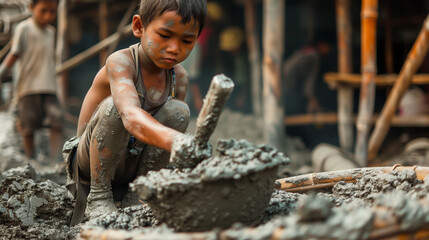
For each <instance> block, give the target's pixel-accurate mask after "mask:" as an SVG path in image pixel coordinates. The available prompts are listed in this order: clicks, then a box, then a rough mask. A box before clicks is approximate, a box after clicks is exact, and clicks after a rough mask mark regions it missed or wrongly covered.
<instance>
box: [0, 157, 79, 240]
mask: <svg viewBox="0 0 429 240" xmlns="http://www.w3.org/2000/svg"><path fill="white" fill-rule="evenodd" d="M35 179H40V176H37V175H36V173H35V170H34V169H33V168H32V167H31V166H30V165H28V166H26V167H20V168H15V169H11V170H8V171H6V172H3V173H2V174H1V177H0V196H1V197H0V213H1V215H0V222H1V224H0V232H2V236H3V237H4V238H11V239H20V238H26V239H30V238H38V239H67V238H69V235H70V236H74V235H76V233H77V232H78V231H79V230H78V229H77V228H76V229H70V228H69V227H68V226H67V221H68V218H69V217H70V214H71V211H72V200H71V198H70V196H69V195H68V193H67V190H66V189H65V187H63V186H61V185H59V184H57V183H55V182H52V181H51V180H49V179H48V180H43V181H40V182H37V181H35Z"/></svg>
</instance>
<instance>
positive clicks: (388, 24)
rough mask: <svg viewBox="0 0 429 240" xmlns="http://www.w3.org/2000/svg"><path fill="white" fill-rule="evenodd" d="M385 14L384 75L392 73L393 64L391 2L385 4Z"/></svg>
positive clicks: (389, 0)
mask: <svg viewBox="0 0 429 240" xmlns="http://www.w3.org/2000/svg"><path fill="white" fill-rule="evenodd" d="M384 11H385V12H386V20H384V29H385V31H384V36H385V41H384V50H385V52H386V53H385V56H384V58H385V61H386V73H394V71H395V70H394V64H393V45H392V1H391V0H388V1H387V2H386V7H385V9H384Z"/></svg>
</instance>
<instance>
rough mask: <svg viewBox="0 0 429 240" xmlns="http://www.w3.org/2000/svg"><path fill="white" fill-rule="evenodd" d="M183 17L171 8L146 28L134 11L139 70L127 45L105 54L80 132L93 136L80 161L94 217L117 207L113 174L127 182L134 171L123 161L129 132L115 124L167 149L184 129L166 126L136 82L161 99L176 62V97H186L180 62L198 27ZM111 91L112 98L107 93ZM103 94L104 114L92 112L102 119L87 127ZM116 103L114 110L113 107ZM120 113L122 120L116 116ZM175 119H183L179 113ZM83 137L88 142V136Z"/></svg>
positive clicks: (84, 109) (86, 102)
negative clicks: (148, 108) (147, 107)
mask: <svg viewBox="0 0 429 240" xmlns="http://www.w3.org/2000/svg"><path fill="white" fill-rule="evenodd" d="M181 21H182V18H181V17H180V16H178V15H177V13H176V12H175V11H174V12H171V11H170V12H166V13H163V14H162V15H161V16H160V17H159V18H156V19H155V20H153V21H152V22H150V23H149V24H148V25H147V26H145V27H143V24H142V22H141V19H140V16H137V15H136V16H134V18H133V33H134V36H135V37H137V38H140V41H141V45H140V48H139V54H138V56H139V60H140V66H138V67H140V69H138V68H137V67H136V66H135V61H134V58H133V56H132V53H131V52H130V50H129V49H123V50H120V51H117V52H115V53H113V54H112V55H110V56H109V58H108V59H107V61H106V65H105V66H104V67H103V68H102V69H101V70H100V71H99V72H98V74H97V76H96V77H95V79H94V82H93V85H92V86H91V88H90V90H89V91H88V93H87V95H86V97H85V100H84V102H83V105H82V109H81V114H80V117H79V122H78V133H77V135H78V136H82V134H84V133H85V131H88V133H85V134H84V135H83V136H85V137H86V136H88V135H91V134H92V135H91V136H90V140H89V151H88V152H89V153H87V155H89V159H88V158H87V157H86V158H85V157H81V158H79V160H78V164H79V169H80V172H82V174H81V176H83V177H84V178H85V179H90V182H91V186H90V188H91V190H90V192H89V195H88V197H87V202H88V205H87V208H86V210H87V214H89V216H90V217H95V216H96V215H99V214H100V212H101V211H106V212H109V211H115V209H116V207H115V205H114V203H113V196H112V194H111V192H112V190H111V183H112V182H113V179H115V180H118V181H122V180H120V179H127V180H126V181H128V180H129V179H130V178H133V177H134V175H135V174H136V168H137V167H136V165H137V164H135V162H133V163H132V164H131V163H130V162H127V161H123V159H126V158H125V157H124V156H125V154H126V148H127V143H128V141H127V140H128V138H129V136H125V135H124V133H123V131H121V132H114V130H113V129H123V128H125V130H126V132H127V133H125V134H130V135H132V136H134V137H135V138H136V139H137V140H139V141H140V142H142V143H145V144H148V145H151V146H154V147H157V148H159V149H163V150H166V151H168V152H170V151H171V148H172V143H173V141H174V139H175V136H176V135H178V134H182V133H180V132H179V131H177V130H175V129H174V128H171V127H167V126H169V125H163V124H161V123H160V122H159V121H158V120H156V119H155V118H154V117H152V116H151V114H150V113H148V112H146V111H145V110H143V109H142V107H141V103H140V99H139V96H138V93H137V90H136V87H135V86H136V81H139V80H140V79H143V84H144V86H145V88H146V92H147V94H148V96H147V97H148V98H149V99H150V100H152V101H156V100H159V98H160V96H161V95H162V93H164V92H165V91H166V90H168V89H166V88H167V70H168V69H171V68H173V67H174V69H175V72H176V89H175V97H176V99H178V100H182V101H183V100H184V98H185V95H186V89H187V83H188V78H187V73H186V70H184V68H182V67H181V66H180V65H178V63H180V62H181V61H183V60H184V59H185V58H186V57H187V56H188V53H189V51H188V50H192V48H193V46H194V44H195V41H196V39H197V35H198V31H199V27H198V24H194V23H193V22H192V23H188V24H182V23H181ZM138 72H141V76H142V77H141V78H138V79H137V73H138ZM109 96H111V97H112V98H111V99H110V98H108V97H109ZM104 99H107V100H109V101H110V103H106V102H103V104H101V105H100V106H102V107H101V108H100V112H101V113H100V114H104V115H105V116H104V117H103V118H99V117H98V116H100V114H99V113H97V114H94V119H101V120H100V123H99V124H98V123H97V124H95V127H92V124H91V127H88V128H86V125H87V124H88V122H90V119H91V116H92V115H93V112H94V111H95V110H96V109H97V106H98V105H99V104H100V103H101V102H102V101H103V100H104ZM112 100H113V101H112ZM113 108H114V109H115V111H112V109H113ZM107 118H110V120H109V124H115V126H116V125H117V124H118V122H119V125H120V127H118V128H115V127H113V128H112V129H109V126H111V125H103V123H104V122H103V121H105V119H107ZM118 118H120V119H121V121H117V120H116V119H118ZM177 121H180V118H179V117H178V118H177ZM92 122H98V120H94V121H92ZM92 122H91V123H92ZM122 127H123V128H122ZM127 137H128V138H127ZM124 139H125V140H124ZM81 140H82V139H81ZM85 140H86V141H88V139H85ZM124 143H126V144H124ZM121 144H124V145H121ZM79 146H80V147H81V148H80V149H82V148H83V147H82V146H84V145H82V144H79ZM114 146H115V147H116V149H114V148H115V147H114ZM133 164H134V165H133ZM118 173H120V175H121V176H120V177H119V179H118V178H117V177H115V178H114V176H116V174H118ZM88 175H89V176H88ZM124 181H125V180H124Z"/></svg>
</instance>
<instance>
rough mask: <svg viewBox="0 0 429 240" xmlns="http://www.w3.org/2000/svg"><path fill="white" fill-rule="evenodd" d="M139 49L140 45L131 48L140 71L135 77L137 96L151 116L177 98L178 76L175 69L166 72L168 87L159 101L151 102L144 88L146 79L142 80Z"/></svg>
mask: <svg viewBox="0 0 429 240" xmlns="http://www.w3.org/2000/svg"><path fill="white" fill-rule="evenodd" d="M139 47H140V43H137V44H134V45H132V46H130V47H129V49H130V52H131V55H132V56H133V60H134V64H135V68H136V69H138V71H136V75H135V79H136V81H135V85H136V90H137V94H138V95H139V99H140V104H141V106H142V108H143V109H144V110H145V111H146V112H148V113H150V114H151V115H153V114H155V113H156V111H157V110H158V109H159V108H161V106H162V105H163V104H164V103H165V102H166V101H168V100H169V99H171V98H175V92H174V89H175V87H176V75H175V72H174V68H171V69H168V70H166V73H165V74H166V80H167V82H166V87H165V91H164V93H163V94H162V96H161V98H160V99H159V100H158V101H151V100H150V98H148V96H147V91H146V88H145V86H144V82H143V81H144V79H143V78H142V73H141V67H140V60H139Z"/></svg>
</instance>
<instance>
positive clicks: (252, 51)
mask: <svg viewBox="0 0 429 240" xmlns="http://www.w3.org/2000/svg"><path fill="white" fill-rule="evenodd" d="M244 15H245V25H246V38H247V46H248V50H249V60H250V69H251V70H250V71H251V76H250V77H251V80H252V106H253V113H254V114H255V115H256V116H257V117H261V115H262V106H261V105H262V93H261V92H262V91H261V85H262V81H261V77H262V69H261V53H260V50H259V37H258V33H257V31H256V25H257V24H256V19H257V18H256V13H255V1H254V0H245V1H244Z"/></svg>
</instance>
